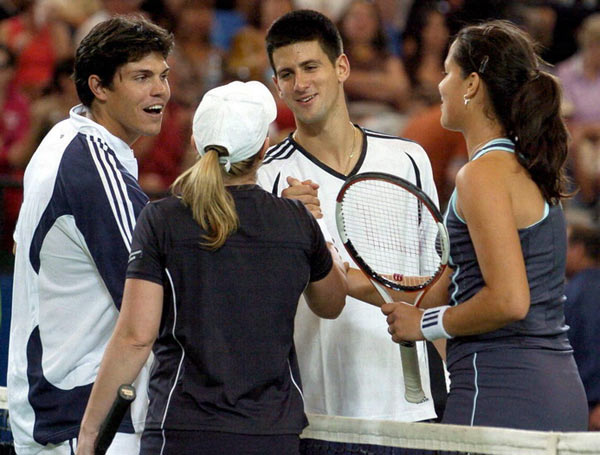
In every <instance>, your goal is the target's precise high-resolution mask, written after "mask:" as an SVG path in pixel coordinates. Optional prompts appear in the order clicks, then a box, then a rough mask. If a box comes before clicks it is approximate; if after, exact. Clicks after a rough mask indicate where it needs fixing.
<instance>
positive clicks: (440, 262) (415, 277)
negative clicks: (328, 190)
mask: <svg viewBox="0 0 600 455" xmlns="http://www.w3.org/2000/svg"><path fill="white" fill-rule="evenodd" d="M336 224H337V229H338V233H339V235H340V238H341V240H342V243H343V244H344V247H345V248H346V251H347V252H348V254H349V255H350V256H351V257H352V259H353V260H354V261H355V262H356V264H357V265H358V267H359V268H360V269H361V270H362V271H363V273H365V274H366V275H367V276H369V277H370V278H372V279H373V280H375V281H377V282H379V283H381V284H382V285H384V286H386V287H388V288H390V289H393V290H396V291H408V292H412V291H419V290H423V289H425V288H427V287H428V286H430V285H432V284H433V283H434V282H435V281H436V280H437V279H438V278H439V277H440V276H441V274H442V273H443V271H444V269H445V268H446V266H447V264H448V258H449V252H450V242H449V239H448V232H447V230H446V227H445V225H444V222H443V217H442V214H441V213H440V211H439V209H438V208H437V206H436V204H435V203H434V202H433V201H432V200H431V198H429V196H428V195H427V194H426V193H425V192H423V191H422V190H421V189H420V188H418V187H417V186H416V185H414V184H413V183H411V182H409V181H407V180H405V179H403V178H400V177H397V176H394V175H391V174H386V173H383V172H365V173H360V174H356V175H354V176H352V177H350V178H348V179H347V180H346V182H344V185H343V186H342V188H341V189H340V191H339V193H338V196H337V198H336Z"/></svg>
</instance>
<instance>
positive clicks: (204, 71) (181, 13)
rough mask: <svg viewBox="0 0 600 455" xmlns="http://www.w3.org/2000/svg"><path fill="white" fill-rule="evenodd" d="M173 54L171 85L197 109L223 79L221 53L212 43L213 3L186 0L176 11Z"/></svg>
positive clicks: (207, 0)
mask: <svg viewBox="0 0 600 455" xmlns="http://www.w3.org/2000/svg"><path fill="white" fill-rule="evenodd" d="M176 14H177V15H176V18H175V24H174V28H173V33H174V34H175V42H176V43H177V46H175V49H174V51H173V54H172V55H171V60H170V63H171V68H172V73H173V76H174V77H173V79H172V83H173V85H174V86H175V85H177V87H178V90H179V92H180V96H181V97H182V98H183V97H185V103H186V104H189V105H192V106H197V105H198V102H199V101H200V99H201V98H202V95H204V93H205V92H206V91H208V90H210V89H211V88H214V87H216V86H217V85H219V84H220V83H221V81H222V78H223V64H222V60H223V55H222V52H221V51H220V50H219V49H217V48H216V47H214V46H213V45H212V43H211V38H210V36H211V30H212V22H213V18H214V9H213V2H212V0H184V1H183V3H182V4H181V7H179V8H178V9H177V13H176Z"/></svg>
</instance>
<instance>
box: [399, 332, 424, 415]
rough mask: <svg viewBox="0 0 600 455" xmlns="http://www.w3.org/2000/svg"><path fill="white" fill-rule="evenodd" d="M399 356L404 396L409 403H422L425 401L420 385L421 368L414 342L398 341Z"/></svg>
mask: <svg viewBox="0 0 600 455" xmlns="http://www.w3.org/2000/svg"><path fill="white" fill-rule="evenodd" d="M400 357H401V359H402V371H403V373H404V389H405V390H404V397H405V398H406V401H408V402H409V403H423V402H424V401H427V397H426V396H425V392H423V386H422V385H421V370H420V368H419V356H418V354H417V347H416V346H415V343H411V342H405V343H400Z"/></svg>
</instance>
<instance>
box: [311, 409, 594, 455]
mask: <svg viewBox="0 0 600 455" xmlns="http://www.w3.org/2000/svg"><path fill="white" fill-rule="evenodd" d="M308 420H309V422H310V425H309V426H308V427H307V428H306V429H305V430H304V432H303V433H302V437H303V438H312V439H322V440H326V441H334V442H349V443H357V444H376V445H383V446H393V447H403V448H407V449H429V450H442V451H454V452H470V453H472V454H475V453H477V454H485V455H488V454H500V455H582V454H587V455H591V454H596V455H598V454H600V433H587V432H573V433H554V432H544V431H525V430H512V429H504V428H490V427H467V426H459V425H442V424H436V423H404V422H392V421H387V420H362V419H355V418H348V417H337V416H322V415H316V414H309V415H308Z"/></svg>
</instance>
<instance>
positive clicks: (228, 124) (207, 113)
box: [192, 81, 277, 171]
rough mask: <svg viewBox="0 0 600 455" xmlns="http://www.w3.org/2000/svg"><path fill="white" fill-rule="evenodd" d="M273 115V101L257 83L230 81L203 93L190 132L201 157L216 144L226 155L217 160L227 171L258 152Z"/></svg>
mask: <svg viewBox="0 0 600 455" xmlns="http://www.w3.org/2000/svg"><path fill="white" fill-rule="evenodd" d="M276 116H277V108H276V106H275V100H274V99H273V95H271V92H270V91H269V89H268V88H267V87H266V86H265V85H264V84H262V83H261V82H258V81H250V82H240V81H234V82H230V83H229V84H226V85H222V86H220V87H216V88H213V89H212V90H209V91H208V92H206V94H205V95H204V96H203V97H202V101H200V104H199V105H198V108H197V109H196V113H195V114H194V119H193V123H192V133H193V137H194V143H195V144H196V149H197V150H198V153H200V155H201V156H203V155H204V154H205V153H206V149H207V147H209V146H211V145H219V146H221V147H224V148H225V149H227V151H228V152H229V156H220V157H219V161H220V162H221V163H222V164H224V165H225V170H226V171H229V168H230V165H231V163H237V162H239V161H243V160H245V159H246V158H250V157H251V156H253V155H255V154H256V153H258V152H259V151H260V149H261V147H262V145H263V144H264V142H265V139H266V137H267V133H268V130H269V125H270V124H271V122H272V121H273V120H275V117H276Z"/></svg>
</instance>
